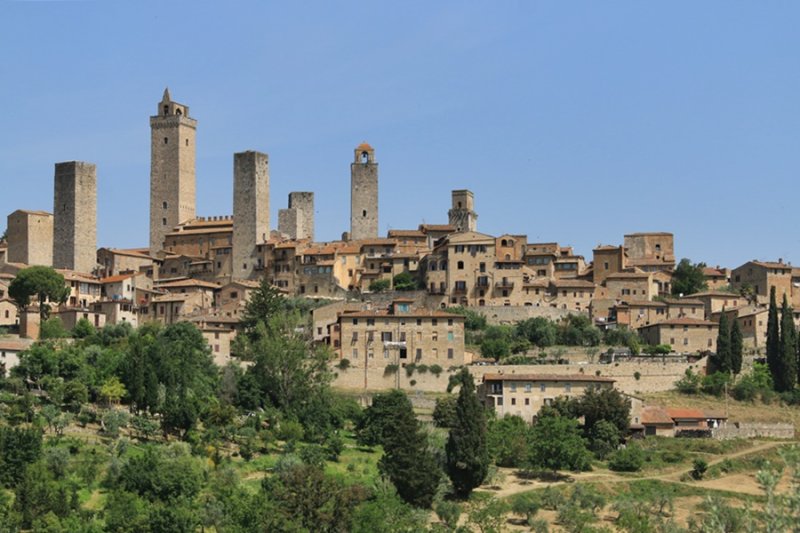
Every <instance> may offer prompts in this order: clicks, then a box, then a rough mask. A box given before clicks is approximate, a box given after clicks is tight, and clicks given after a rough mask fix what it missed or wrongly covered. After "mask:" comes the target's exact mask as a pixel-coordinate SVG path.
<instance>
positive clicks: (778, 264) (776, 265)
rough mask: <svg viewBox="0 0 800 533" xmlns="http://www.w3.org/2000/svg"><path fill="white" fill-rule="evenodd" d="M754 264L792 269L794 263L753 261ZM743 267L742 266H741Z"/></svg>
mask: <svg viewBox="0 0 800 533" xmlns="http://www.w3.org/2000/svg"><path fill="white" fill-rule="evenodd" d="M751 263H753V264H754V265H758V266H760V267H764V268H781V269H788V270H791V269H792V265H789V264H786V263H776V262H774V261H751ZM740 268H741V267H740Z"/></svg>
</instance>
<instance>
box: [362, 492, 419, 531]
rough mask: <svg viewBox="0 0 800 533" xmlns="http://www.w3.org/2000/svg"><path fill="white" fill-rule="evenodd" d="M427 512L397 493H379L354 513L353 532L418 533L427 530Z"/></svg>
mask: <svg viewBox="0 0 800 533" xmlns="http://www.w3.org/2000/svg"><path fill="white" fill-rule="evenodd" d="M426 525H427V520H426V519H425V514H424V513H421V512H420V511H419V510H417V509H415V508H414V507H411V506H410V505H408V504H406V503H405V502H403V500H401V499H400V498H399V497H398V496H397V495H396V494H379V495H378V496H376V497H375V498H372V499H369V500H367V501H365V502H364V503H362V504H361V505H359V506H358V507H357V508H356V509H355V512H354V513H353V526H352V529H351V531H352V533H417V532H418V531H426V529H425V526H426Z"/></svg>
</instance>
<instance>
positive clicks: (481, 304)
mask: <svg viewBox="0 0 800 533" xmlns="http://www.w3.org/2000/svg"><path fill="white" fill-rule="evenodd" d="M478 305H479V306H481V307H483V306H484V305H486V300H478Z"/></svg>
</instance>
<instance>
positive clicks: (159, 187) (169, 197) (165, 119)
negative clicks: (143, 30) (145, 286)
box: [150, 89, 197, 256]
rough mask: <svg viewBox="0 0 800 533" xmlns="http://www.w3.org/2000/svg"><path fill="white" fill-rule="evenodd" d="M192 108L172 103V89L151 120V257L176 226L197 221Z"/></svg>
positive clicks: (195, 129)
mask: <svg viewBox="0 0 800 533" xmlns="http://www.w3.org/2000/svg"><path fill="white" fill-rule="evenodd" d="M196 132H197V121H196V120H195V119H193V118H190V117H189V107H188V106H185V105H183V104H179V103H177V102H173V101H172V99H171V98H170V95H169V89H165V90H164V96H163V98H162V99H161V102H159V103H158V107H157V109H156V115H155V116H152V117H150V150H151V155H150V254H151V255H153V256H155V255H156V254H157V253H158V252H159V251H160V250H161V249H162V247H163V246H164V237H165V236H166V235H167V233H169V232H170V231H172V228H174V227H175V226H177V225H179V224H182V223H184V222H187V221H189V220H192V219H194V218H195V206H196V204H195V202H196V200H195V193H196V177H195V134H196Z"/></svg>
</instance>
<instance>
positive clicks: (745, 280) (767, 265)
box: [731, 259, 792, 305]
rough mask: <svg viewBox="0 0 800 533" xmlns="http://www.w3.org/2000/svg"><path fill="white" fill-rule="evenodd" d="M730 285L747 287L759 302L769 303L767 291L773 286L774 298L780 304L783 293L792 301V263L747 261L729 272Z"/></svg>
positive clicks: (739, 288)
mask: <svg viewBox="0 0 800 533" xmlns="http://www.w3.org/2000/svg"><path fill="white" fill-rule="evenodd" d="M731 286H732V287H733V288H734V289H737V290H741V289H749V290H751V291H752V293H753V296H754V297H755V299H756V301H757V302H758V303H760V304H768V303H769V293H770V290H771V288H772V287H775V299H776V301H777V303H778V305H781V301H782V300H783V295H784V294H785V295H786V297H787V298H788V299H789V302H791V301H792V265H790V264H787V263H784V262H783V260H782V259H779V260H778V261H777V262H770V261H748V262H747V263H745V264H743V265H742V266H740V267H738V268H734V269H733V271H732V272H731Z"/></svg>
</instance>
